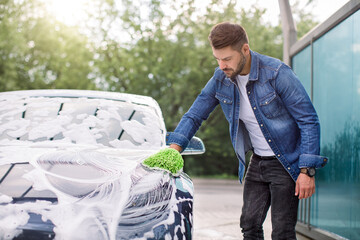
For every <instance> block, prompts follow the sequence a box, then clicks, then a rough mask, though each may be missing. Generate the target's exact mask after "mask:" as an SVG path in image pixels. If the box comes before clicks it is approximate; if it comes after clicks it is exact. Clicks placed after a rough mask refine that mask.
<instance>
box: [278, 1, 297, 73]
mask: <svg viewBox="0 0 360 240" xmlns="http://www.w3.org/2000/svg"><path fill="white" fill-rule="evenodd" d="M279 7H280V16H281V25H282V29H283V37H284V44H283V61H284V63H286V64H287V65H289V66H290V65H291V58H290V47H291V46H292V45H293V44H294V43H295V42H296V40H297V33H296V26H295V23H294V19H293V16H292V12H291V8H290V3H289V0H279Z"/></svg>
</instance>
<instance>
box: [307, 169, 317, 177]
mask: <svg viewBox="0 0 360 240" xmlns="http://www.w3.org/2000/svg"><path fill="white" fill-rule="evenodd" d="M315 173H316V170H315V168H308V175H309V176H310V177H313V176H315Z"/></svg>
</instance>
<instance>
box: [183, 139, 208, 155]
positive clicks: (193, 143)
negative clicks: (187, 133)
mask: <svg viewBox="0 0 360 240" xmlns="http://www.w3.org/2000/svg"><path fill="white" fill-rule="evenodd" d="M203 153H205V145H204V143H203V141H202V140H201V139H200V138H198V137H193V138H191V140H190V142H189V145H188V146H187V147H186V148H185V150H184V151H183V152H182V153H181V154H182V155H196V154H203Z"/></svg>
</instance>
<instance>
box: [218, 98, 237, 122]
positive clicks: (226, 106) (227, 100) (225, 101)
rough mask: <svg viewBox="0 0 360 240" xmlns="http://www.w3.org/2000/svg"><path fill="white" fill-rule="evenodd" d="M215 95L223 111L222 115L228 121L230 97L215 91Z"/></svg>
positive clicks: (230, 106)
mask: <svg viewBox="0 0 360 240" xmlns="http://www.w3.org/2000/svg"><path fill="white" fill-rule="evenodd" d="M215 97H216V98H217V99H218V100H219V102H220V105H221V108H222V110H223V112H224V115H225V117H226V119H227V120H228V121H230V119H231V116H232V114H231V113H232V104H233V100H232V99H231V98H230V97H228V96H225V95H223V94H221V93H216V94H215Z"/></svg>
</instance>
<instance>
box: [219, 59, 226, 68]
mask: <svg viewBox="0 0 360 240" xmlns="http://www.w3.org/2000/svg"><path fill="white" fill-rule="evenodd" d="M219 67H220V69H221V70H224V69H225V68H226V67H227V65H226V63H225V62H224V61H222V60H220V61H219Z"/></svg>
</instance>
